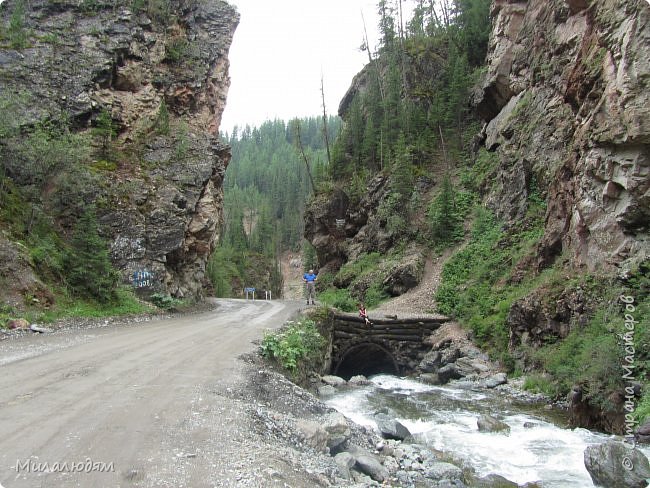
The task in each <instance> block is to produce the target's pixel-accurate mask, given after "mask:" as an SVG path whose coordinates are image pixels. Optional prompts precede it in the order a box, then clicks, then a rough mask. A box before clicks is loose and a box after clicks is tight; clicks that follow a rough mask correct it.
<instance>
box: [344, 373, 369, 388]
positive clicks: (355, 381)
mask: <svg viewBox="0 0 650 488" xmlns="http://www.w3.org/2000/svg"><path fill="white" fill-rule="evenodd" d="M369 384H370V380H369V379H368V378H366V377H365V376H364V375H362V374H358V375H356V376H353V377H352V378H350V379H349V380H348V385H352V386H364V385H369Z"/></svg>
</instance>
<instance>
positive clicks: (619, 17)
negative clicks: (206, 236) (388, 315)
mask: <svg viewBox="0 0 650 488" xmlns="http://www.w3.org/2000/svg"><path fill="white" fill-rule="evenodd" d="M615 3H616V2H606V1H602V2H595V3H594V6H593V7H591V8H590V9H587V10H585V5H584V4H583V3H582V2H560V1H546V2H543V1H532V0H531V1H529V2H523V1H522V2H509V3H507V4H506V3H503V2H494V3H493V4H492V5H490V3H489V2H485V1H482V0H454V1H451V0H450V1H440V2H418V5H417V7H416V8H415V15H414V17H413V19H412V20H409V21H408V22H406V19H403V15H402V12H401V10H400V6H401V2H389V1H380V2H378V12H379V14H380V18H381V22H380V31H381V44H380V46H379V48H378V49H377V51H376V52H369V63H368V65H367V66H366V67H365V68H364V70H363V71H362V72H360V73H359V74H358V75H357V77H356V78H355V79H354V80H353V82H352V86H351V87H350V90H349V92H348V93H347V95H346V97H345V98H344V100H343V101H342V103H341V107H340V114H341V116H342V117H343V118H344V121H345V123H344V128H343V131H342V134H341V136H340V137H339V139H338V140H337V143H336V146H335V148H334V150H333V160H332V164H331V166H330V173H329V174H330V176H331V182H330V184H329V186H328V187H324V188H323V191H322V192H320V193H319V194H318V195H316V197H315V198H314V199H313V200H312V202H311V204H310V206H309V207H308V208H307V212H306V228H305V235H306V237H307V238H308V239H309V240H310V241H311V242H312V244H313V245H314V247H315V248H316V252H317V255H318V259H319V264H320V266H321V271H322V272H321V278H320V281H321V297H322V298H323V299H324V300H326V301H328V302H329V303H331V304H334V305H336V306H338V307H340V308H343V309H347V310H351V309H352V308H353V307H354V304H355V302H356V301H358V300H364V301H366V303H367V304H369V305H376V304H377V303H379V302H381V301H382V300H385V299H386V298H388V297H390V296H391V295H399V294H402V293H404V292H405V291H406V290H408V289H409V288H412V287H414V286H415V285H416V284H417V283H418V281H419V280H420V278H421V276H422V273H423V271H422V269H423V267H424V263H425V261H426V259H428V258H432V257H434V258H435V257H436V256H439V255H442V254H444V255H445V256H447V255H450V257H449V259H447V261H446V263H445V265H444V268H443V269H442V274H441V283H440V285H439V286H438V288H437V291H436V293H435V295H434V296H432V297H431V311H432V312H441V313H444V314H447V315H450V316H451V317H453V318H455V319H456V320H458V321H459V322H460V323H461V324H462V325H463V326H464V327H465V328H466V330H467V331H468V333H469V334H470V336H471V337H472V339H473V340H474V341H476V342H477V343H478V344H479V345H481V346H482V347H483V348H484V349H485V350H487V351H489V352H490V354H491V356H492V357H493V358H494V359H498V360H499V361H500V362H501V364H502V365H503V367H504V368H505V369H506V370H507V371H508V372H509V373H510V374H511V375H515V376H520V375H526V376H527V380H526V387H527V388H529V389H531V390H535V391H543V392H545V393H547V394H549V395H551V396H552V397H555V398H558V399H564V398H566V396H567V394H569V393H570V394H571V395H570V408H571V411H572V414H573V421H574V422H575V423H576V425H583V426H590V427H594V426H595V427H598V428H601V429H604V430H608V431H612V432H622V431H623V428H624V420H625V412H626V409H627V412H630V411H631V410H633V411H634V416H635V417H634V418H636V419H637V420H642V419H643V418H644V417H645V416H647V415H648V414H649V413H650V394H649V393H648V387H647V375H648V369H649V366H648V365H649V360H650V356H649V355H648V351H649V350H650V347H649V346H650V326H649V319H648V309H649V303H650V300H649V298H648V283H649V276H648V273H649V268H650V267H649V266H648V246H647V242H648V241H647V237H648V234H647V232H648V228H647V222H648V210H647V209H648V207H647V205H646V204H647V194H648V193H647V192H648V181H647V176H646V177H645V178H644V177H643V176H642V175H644V174H645V175H647V171H648V147H647V144H645V143H643V142H642V141H647V137H648V133H649V132H648V127H647V124H646V123H645V122H643V120H645V118H644V114H646V115H647V98H646V95H645V94H647V90H644V89H643V82H642V81H641V78H638V77H637V76H636V75H635V76H633V77H630V78H624V81H621V80H623V79H622V78H616V76H614V75H612V73H614V72H615V71H616V68H614V64H615V61H614V60H615V59H621V56H623V55H622V54H621V53H622V52H629V50H631V49H634V50H637V51H636V52H640V53H647V52H648V45H647V42H644V41H643V39H644V37H643V32H644V29H645V27H644V26H647V22H646V21H647V14H648V8H647V5H646V4H645V3H644V2H643V1H640V2H631V3H630V4H628V5H626V7H625V8H623V7H622V6H621V5H618V4H617V5H615ZM636 16H641V18H642V19H645V20H643V21H639V22H636V21H631V20H629V19H632V18H636ZM644 22H645V23H644ZM628 24H629V25H628ZM577 26H579V27H577ZM621 26H624V27H621ZM575 29H578V31H579V32H580V33H582V34H580V35H583V36H584V37H580V38H579V39H584V40H583V41H581V42H578V37H575V34H574V32H575ZM622 32H631V33H632V34H630V35H631V36H632V37H630V38H624V37H623V35H622V34H621V33H622ZM646 32H647V31H646ZM621 46H626V47H621ZM626 49H627V50H628V51H625V50H626ZM641 58H644V59H645V54H644V55H642V56H640V57H629V56H627V57H625V56H623V61H621V64H620V66H619V68H618V69H619V70H621V69H629V70H630V72H633V73H640V72H644V73H647V72H648V65H647V63H645V62H643V61H640V60H641ZM567 67H575V68H572V69H570V68H567ZM632 79H633V80H635V82H634V83H632V82H631V81H630V80H632ZM615 92H616V93H623V94H625V97H626V100H627V101H628V102H627V105H626V109H623V108H622V105H620V103H622V102H619V101H618V99H617V98H616V97H613V96H612V93H615ZM644 202H646V203H645V204H644ZM644 207H645V209H644ZM642 220H645V223H642ZM341 222H343V225H340V223H341ZM620 296H625V297H627V298H626V299H627V300H632V299H631V298H630V297H634V301H633V304H629V306H628V304H626V303H623V302H621V300H619V297H620ZM629 310H633V311H635V313H636V315H634V317H635V320H636V321H637V322H635V324H636V327H635V328H634V332H633V333H629V332H626V335H625V336H624V337H625V340H623V339H622V337H623V336H622V335H621V334H623V333H624V332H625V329H624V326H623V317H624V316H625V317H627V315H625V314H626V311H629ZM630 351H632V352H633V353H634V354H632V355H630V354H629V352H630ZM630 361H632V362H634V366H633V367H634V368H636V369H635V373H636V375H635V376H634V379H633V380H634V381H631V380H630V381H627V382H626V380H625V379H624V378H623V377H622V375H623V373H624V370H623V369H622V365H625V364H628V365H629V363H630ZM625 388H628V390H626V389H625ZM625 391H628V392H629V391H632V392H633V394H629V395H628V396H627V397H626V396H625ZM632 406H634V407H635V408H633V409H632Z"/></svg>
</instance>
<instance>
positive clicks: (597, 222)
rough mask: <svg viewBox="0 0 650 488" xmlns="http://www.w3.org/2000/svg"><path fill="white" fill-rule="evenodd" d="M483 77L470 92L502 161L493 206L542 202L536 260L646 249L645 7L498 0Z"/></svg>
mask: <svg viewBox="0 0 650 488" xmlns="http://www.w3.org/2000/svg"><path fill="white" fill-rule="evenodd" d="M492 19H493V32H492V36H491V41H490V48H489V54H488V74H487V77H486V81H485V82H484V84H483V86H482V88H481V89H480V90H479V92H478V93H477V94H476V96H475V103H476V107H477V110H478V112H479V113H480V114H481V116H482V117H483V118H484V120H485V121H486V126H485V129H484V131H483V136H484V138H485V139H484V141H485V142H484V144H485V147H486V148H487V149H488V150H489V151H495V152H496V153H497V154H498V156H499V160H500V164H499V166H498V168H497V169H496V171H495V173H494V175H493V176H494V177H495V180H494V183H493V186H492V187H491V188H489V189H488V190H489V197H488V203H489V204H490V205H491V206H492V207H493V208H494V209H495V210H496V211H497V213H498V214H499V215H500V216H501V217H503V218H505V219H507V220H510V221H513V220H516V219H520V218H522V217H523V215H524V213H525V211H526V207H527V205H526V201H527V198H528V197H529V196H530V194H531V192H534V191H540V192H541V194H542V195H543V196H544V197H545V199H546V201H547V202H548V210H547V214H546V225H545V227H546V229H545V235H544V239H543V242H542V243H541V245H540V247H539V252H538V256H539V261H538V265H539V266H540V267H545V266H548V265H550V264H551V263H552V262H553V260H554V259H555V258H556V257H558V256H559V255H560V254H562V253H565V255H566V256H568V257H570V259H571V261H572V262H573V263H574V264H575V265H576V266H579V267H584V268H586V269H587V270H590V271H594V270H599V269H600V270H609V271H612V270H614V269H615V268H616V267H618V266H624V267H625V266H629V264H630V263H631V262H639V261H640V260H643V259H644V258H647V255H648V249H649V247H648V223H649V222H650V179H649V178H648V173H649V171H650V145H649V144H650V117H649V116H650V90H648V87H649V85H648V84H649V82H650V42H649V41H650V5H648V3H647V2H646V1H644V0H635V1H622V0H569V1H563V0H527V1H523V0H497V1H495V2H493V5H492Z"/></svg>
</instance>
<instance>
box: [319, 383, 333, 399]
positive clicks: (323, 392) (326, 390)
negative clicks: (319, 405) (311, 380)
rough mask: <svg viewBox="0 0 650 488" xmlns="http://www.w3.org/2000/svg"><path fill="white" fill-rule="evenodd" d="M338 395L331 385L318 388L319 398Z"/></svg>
mask: <svg viewBox="0 0 650 488" xmlns="http://www.w3.org/2000/svg"><path fill="white" fill-rule="evenodd" d="M335 393H336V388H334V387H333V386H330V385H321V386H319V387H318V396H319V397H328V396H332V395H334V394H335Z"/></svg>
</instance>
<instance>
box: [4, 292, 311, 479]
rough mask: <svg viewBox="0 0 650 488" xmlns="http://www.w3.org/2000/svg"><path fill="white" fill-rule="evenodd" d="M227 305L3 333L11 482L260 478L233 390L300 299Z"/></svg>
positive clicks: (6, 468) (227, 302) (6, 473)
mask: <svg viewBox="0 0 650 488" xmlns="http://www.w3.org/2000/svg"><path fill="white" fill-rule="evenodd" d="M218 303H219V305H218V307H217V309H216V310H214V311H211V312H205V313H200V314H195V315H189V316H183V317H180V318H173V319H167V320H154V321H151V322H146V323H140V324H127V325H122V326H109V327H103V328H94V329H84V330H67V331H60V332H56V333H53V334H44V335H40V336H39V335H32V336H26V337H22V338H18V339H14V340H6V341H3V342H1V343H0V486H3V487H4V488H19V487H28V488H34V487H57V488H67V487H84V488H85V487H122V486H124V487H133V486H143V487H144V486H147V487H149V486H151V487H154V486H156V487H175V488H180V487H184V486H185V487H213V486H249V485H254V484H255V483H256V481H255V480H252V479H248V478H247V474H246V473H247V471H248V470H250V468H251V466H250V465H251V463H252V462H253V461H254V460H253V459H252V458H251V456H255V455H257V454H256V453H255V448H254V446H248V445H247V443H248V442H249V440H248V436H247V432H246V429H242V428H239V426H240V425H241V423H242V422H245V418H244V417H245V415H244V414H243V413H242V412H241V411H240V410H241V409H238V408H237V406H236V405H235V404H234V402H233V401H232V400H231V399H230V398H229V395H227V392H228V391H230V390H231V389H232V388H237V387H238V384H239V383H238V381H239V380H240V379H241V378H240V375H241V371H240V370H241V366H239V365H238V364H239V363H240V361H238V360H237V357H238V356H240V355H241V354H244V353H247V352H250V351H252V350H254V348H255V347H256V346H255V345H254V344H253V341H254V340H257V339H260V338H261V337H262V336H263V331H264V330H265V329H269V328H277V327H279V326H280V325H282V323H283V322H284V321H285V320H287V319H288V318H290V317H291V316H292V315H293V314H295V312H296V311H297V310H298V307H299V303H298V302H281V301H273V302H265V301H255V302H252V301H243V300H220V301H219V302H218ZM246 453H248V456H246ZM258 454H259V453H258ZM262 465H263V463H262ZM262 467H263V466H262ZM111 468H112V469H111ZM247 479H248V482H246V481H247Z"/></svg>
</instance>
